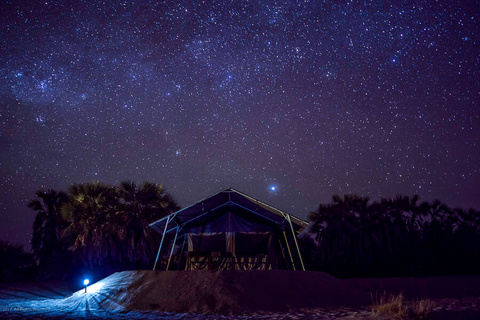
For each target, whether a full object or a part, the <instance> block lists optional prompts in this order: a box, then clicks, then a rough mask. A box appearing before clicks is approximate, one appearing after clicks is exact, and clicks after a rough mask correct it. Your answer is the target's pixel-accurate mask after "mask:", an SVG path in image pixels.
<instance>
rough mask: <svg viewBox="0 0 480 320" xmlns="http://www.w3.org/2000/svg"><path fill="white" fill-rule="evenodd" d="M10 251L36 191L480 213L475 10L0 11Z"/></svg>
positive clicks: (331, 4) (278, 5)
mask: <svg viewBox="0 0 480 320" xmlns="http://www.w3.org/2000/svg"><path fill="white" fill-rule="evenodd" d="M0 14H1V15H0V24H1V28H0V79H1V81H0V177H1V179H0V210H1V211H0V239H8V240H9V241H11V242H14V243H21V244H24V245H25V247H26V248H27V249H28V248H29V244H28V242H29V240H30V237H31V229H32V223H33V218H34V215H35V213H34V212H33V211H31V209H29V208H27V207H26V204H27V203H28V201H29V200H31V199H33V198H34V192H35V191H36V190H39V189H46V188H54V189H57V190H58V189H64V190H66V189H67V188H68V186H69V185H71V184H73V183H81V182H87V181H95V180H99V181H102V182H106V183H111V184H116V183H118V182H119V181H123V180H135V181H137V182H142V181H145V180H146V181H152V182H156V183H160V184H163V185H165V186H166V188H167V190H168V191H169V192H170V193H171V194H172V195H173V196H174V198H175V199H176V200H177V201H178V202H179V204H180V205H181V206H187V205H189V204H192V203H194V202H196V201H198V200H200V199H202V198H205V197H207V196H210V195H212V194H213V193H216V192H217V191H220V190H221V189H223V188H226V187H233V188H235V189H237V190H239V191H242V192H245V193H247V194H249V195H251V196H253V197H255V198H257V199H259V200H262V201H265V202H267V203H269V204H271V205H273V206H276V207H278V208H280V209H283V210H285V211H287V212H288V213H291V214H294V215H297V216H299V217H301V218H306V216H307V214H308V213H309V212H310V211H313V210H315V209H316V208H317V206H318V204H320V203H326V202H329V201H330V199H331V196H332V195H334V194H340V195H343V194H345V193H358V194H360V195H364V196H370V197H371V198H372V199H373V200H375V199H379V198H380V197H388V196H395V195H397V194H404V195H413V194H418V195H420V197H421V199H423V200H433V199H437V198H438V199H440V200H442V201H444V202H446V203H447V204H448V205H450V206H452V207H463V208H465V209H466V208H469V207H475V208H477V209H480V149H479V147H480V131H479V129H480V126H479V125H480V80H479V70H480V58H479V56H480V40H479V38H478V37H479V34H480V32H479V23H478V21H480V4H479V2H478V1H473V0H471V1H448V0H442V1H438V2H437V1H382V0H374V1H372V0H365V1H333V0H332V1H308V0H301V1H297V0H250V1H247V0H235V1H234V0H232V1H228V0H226V1H225V0H221V1H208V0H204V1H197V0H194V1H161V2H154V1H93V0H92V1H73V0H71V1H49V0H44V1H32V2H28V1H16V0H10V1H5V0H2V1H1V4H0Z"/></svg>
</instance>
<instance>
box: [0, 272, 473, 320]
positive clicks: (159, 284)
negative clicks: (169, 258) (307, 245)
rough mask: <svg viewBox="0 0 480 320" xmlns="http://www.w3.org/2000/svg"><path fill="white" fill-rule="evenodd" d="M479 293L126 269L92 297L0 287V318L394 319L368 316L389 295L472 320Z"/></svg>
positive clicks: (462, 283) (468, 281)
mask: <svg viewBox="0 0 480 320" xmlns="http://www.w3.org/2000/svg"><path fill="white" fill-rule="evenodd" d="M77 289H78V288H77ZM479 290H480V277H433V278H422V279H419V278H389V279H354V280H340V279H336V278H334V277H331V276H329V275H326V274H324V273H320V272H307V273H299V272H296V273H295V272H290V271H278V272H261V271H260V272H253V273H252V272H240V273H238V272H220V273H218V272H217V273H213V272H201V271H199V272H175V271H172V272H151V271H141V272H120V273H116V274H114V275H111V276H110V277H107V278H105V279H103V280H101V281H99V282H97V283H96V284H93V285H91V286H89V288H88V292H87V294H85V293H84V290H83V289H81V290H79V291H75V288H72V287H70V286H68V285H66V284H65V283H24V284H9V285H7V284H4V285H0V318H2V319H82V318H85V319H204V320H207V319H208V320H210V319H278V320H287V319H339V320H347V319H359V320H373V319H375V320H383V319H395V317H387V316H379V315H376V314H374V313H372V312H371V311H370V310H371V309H370V307H369V305H370V304H371V298H370V292H372V294H374V293H373V292H383V291H386V292H391V293H395V292H403V293H404V294H405V296H406V297H407V298H409V299H417V298H430V299H432V300H433V301H434V302H435V306H434V308H433V311H432V313H431V315H430V317H429V319H434V320H435V319H438V320H447V319H452V320H453V319H455V320H456V319H467V320H469V319H472V320H473V319H480V291H479ZM160 310H162V311H160ZM165 311H169V312H165ZM218 312H220V313H223V314H224V315H220V314H218ZM212 313H213V314H212Z"/></svg>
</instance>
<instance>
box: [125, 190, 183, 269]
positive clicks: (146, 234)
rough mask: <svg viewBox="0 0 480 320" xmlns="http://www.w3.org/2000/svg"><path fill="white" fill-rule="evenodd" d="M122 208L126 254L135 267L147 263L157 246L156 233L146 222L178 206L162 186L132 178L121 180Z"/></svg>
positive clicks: (160, 216) (168, 212) (152, 220)
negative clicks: (124, 223) (124, 222)
mask: <svg viewBox="0 0 480 320" xmlns="http://www.w3.org/2000/svg"><path fill="white" fill-rule="evenodd" d="M118 194H119V197H120V203H121V210H122V211H123V212H124V214H125V216H126V217H127V225H128V229H127V230H126V231H127V235H126V240H127V245H126V250H127V252H126V254H127V257H128V259H129V260H130V261H133V262H135V267H137V268H139V267H146V266H150V264H151V261H152V259H153V257H154V254H155V250H156V246H157V245H158V241H159V237H158V234H157V233H156V232H155V231H153V230H152V229H151V228H150V227H149V226H148V225H149V224H150V223H152V222H154V221H156V220H158V219H161V218H163V217H165V216H166V215H168V214H170V213H172V212H174V211H177V210H178V209H179V207H178V205H177V204H176V202H175V201H174V200H173V198H172V197H171V196H170V195H169V194H168V193H166V192H165V188H164V187H163V186H162V185H158V184H156V183H151V182H143V183H142V184H140V185H137V184H136V183H135V182H133V181H123V182H121V183H120V186H119V189H118Z"/></svg>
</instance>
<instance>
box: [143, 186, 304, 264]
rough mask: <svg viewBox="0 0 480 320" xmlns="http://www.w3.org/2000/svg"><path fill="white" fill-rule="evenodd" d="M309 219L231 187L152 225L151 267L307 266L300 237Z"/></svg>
mask: <svg viewBox="0 0 480 320" xmlns="http://www.w3.org/2000/svg"><path fill="white" fill-rule="evenodd" d="M307 225H308V223H307V222H306V221H304V220H301V219H299V218H297V217H294V216H292V215H289V214H287V213H285V212H283V211H281V210H279V209H276V208H274V207H272V206H270V205H268V204H265V203H263V202H261V201H259V200H256V199H254V198H252V197H250V196H248V195H246V194H243V193H241V192H239V191H236V190H234V189H232V188H228V189H225V190H223V191H220V192H218V193H216V194H214V195H213V196H211V197H209V198H206V199H204V200H201V201H199V202H197V203H195V204H193V205H191V206H189V207H186V208H184V209H182V210H179V211H177V212H174V213H172V214H170V215H168V216H166V217H164V218H162V219H160V220H158V221H155V222H153V223H151V224H150V227H152V228H153V229H154V230H156V231H157V232H159V233H160V234H162V239H161V242H160V247H159V250H158V254H157V257H156V260H155V265H154V267H153V269H154V270H155V269H165V270H169V269H170V270H171V269H185V270H195V269H209V270H223V269H230V270H245V269H247V270H248V269H293V270H305V268H304V265H303V260H302V256H301V253H300V249H299V247H298V242H297V239H296V236H297V235H298V233H300V232H301V231H302V230H303V229H305V227H306V226H307Z"/></svg>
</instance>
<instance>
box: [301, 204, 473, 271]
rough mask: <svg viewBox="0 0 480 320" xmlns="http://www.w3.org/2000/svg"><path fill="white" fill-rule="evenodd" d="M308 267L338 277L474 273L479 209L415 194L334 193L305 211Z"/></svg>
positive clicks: (305, 241) (305, 248)
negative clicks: (327, 201) (455, 206)
mask: <svg viewBox="0 0 480 320" xmlns="http://www.w3.org/2000/svg"><path fill="white" fill-rule="evenodd" d="M309 218H310V221H311V226H310V230H309V233H308V234H306V235H304V237H303V239H302V244H303V248H304V250H303V254H304V257H305V259H306V261H307V265H308V268H309V269H314V270H322V271H325V272H328V273H330V274H332V275H335V276H339V277H382V276H420V275H448V274H457V275H461V274H478V273H479V272H480V212H479V211H476V210H474V209H470V210H463V209H451V208H449V207H448V206H446V205H445V204H443V203H441V202H440V201H434V202H432V203H428V202H423V203H419V198H418V196H414V197H411V198H410V197H406V196H398V197H396V198H394V199H386V198H384V199H381V200H380V201H379V202H370V201H369V198H367V197H360V196H357V195H345V196H344V197H343V198H341V197H339V196H334V197H333V199H332V203H331V204H327V205H320V206H319V208H318V209H317V211H315V212H312V213H311V214H310V217H309Z"/></svg>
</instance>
